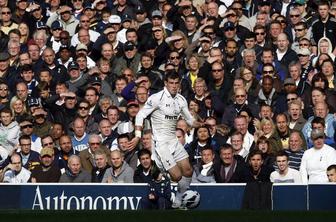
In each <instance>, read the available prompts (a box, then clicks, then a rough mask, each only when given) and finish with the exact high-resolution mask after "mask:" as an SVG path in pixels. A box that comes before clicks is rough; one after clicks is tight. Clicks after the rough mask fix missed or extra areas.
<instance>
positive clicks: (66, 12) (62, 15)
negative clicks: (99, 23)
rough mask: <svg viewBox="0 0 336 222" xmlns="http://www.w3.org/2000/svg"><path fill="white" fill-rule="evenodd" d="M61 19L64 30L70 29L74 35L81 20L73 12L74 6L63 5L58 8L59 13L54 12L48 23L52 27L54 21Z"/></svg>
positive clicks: (71, 34)
mask: <svg viewBox="0 0 336 222" xmlns="http://www.w3.org/2000/svg"><path fill="white" fill-rule="evenodd" d="M56 20H58V21H60V22H61V23H62V26H63V28H64V30H66V31H68V32H69V34H70V36H73V35H74V34H75V32H76V27H77V25H78V24H79V21H78V20H77V19H76V18H75V16H74V15H73V14H72V8H70V7H69V6H67V5H62V6H60V7H59V8H58V9H57V13H52V14H51V15H50V17H49V19H48V21H47V25H48V26H49V27H50V26H51V24H52V23H53V22H54V21H56Z"/></svg>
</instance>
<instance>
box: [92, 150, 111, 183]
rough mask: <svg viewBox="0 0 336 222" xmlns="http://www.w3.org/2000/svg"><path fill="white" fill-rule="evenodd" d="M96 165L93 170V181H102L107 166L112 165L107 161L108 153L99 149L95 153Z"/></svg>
mask: <svg viewBox="0 0 336 222" xmlns="http://www.w3.org/2000/svg"><path fill="white" fill-rule="evenodd" d="M94 161H95V167H93V169H92V171H91V177H92V182H94V183H101V182H102V180H103V177H104V174H105V171H106V169H107V168H109V167H110V165H109V164H108V163H107V156H106V153H105V152H104V151H103V150H101V149H98V150H97V151H96V152H95V154H94Z"/></svg>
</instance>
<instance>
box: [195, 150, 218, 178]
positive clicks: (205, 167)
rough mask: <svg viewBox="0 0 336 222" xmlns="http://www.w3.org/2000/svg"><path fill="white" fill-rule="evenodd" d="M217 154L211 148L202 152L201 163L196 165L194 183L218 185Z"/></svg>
mask: <svg viewBox="0 0 336 222" xmlns="http://www.w3.org/2000/svg"><path fill="white" fill-rule="evenodd" d="M214 159H215V153H214V151H213V149H212V148H211V147H209V146H205V147H203V148H202V150H201V161H200V162H199V163H198V164H196V165H194V166H193V167H194V172H193V176H192V180H191V182H192V183H216V181H215V176H214Z"/></svg>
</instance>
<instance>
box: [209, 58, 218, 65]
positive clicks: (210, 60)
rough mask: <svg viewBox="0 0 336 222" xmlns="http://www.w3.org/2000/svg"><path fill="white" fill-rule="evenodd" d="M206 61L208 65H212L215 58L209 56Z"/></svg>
mask: <svg viewBox="0 0 336 222" xmlns="http://www.w3.org/2000/svg"><path fill="white" fill-rule="evenodd" d="M207 61H208V63H210V64H212V63H214V62H216V61H217V58H216V57H212V56H209V57H208V58H207Z"/></svg>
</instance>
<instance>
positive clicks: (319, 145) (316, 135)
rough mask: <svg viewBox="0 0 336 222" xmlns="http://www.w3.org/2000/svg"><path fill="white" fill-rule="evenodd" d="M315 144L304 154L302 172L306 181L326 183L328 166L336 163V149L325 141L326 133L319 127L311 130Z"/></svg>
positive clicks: (303, 179)
mask: <svg viewBox="0 0 336 222" xmlns="http://www.w3.org/2000/svg"><path fill="white" fill-rule="evenodd" d="M311 139H312V141H313V144H314V146H313V147H312V148H311V149H309V150H306V151H305V152H304V154H303V156H302V161H301V165H300V173H301V176H302V181H303V182H304V183H307V182H308V183H326V182H328V177H327V174H326V170H327V168H328V166H330V165H331V164H335V163H336V151H335V149H334V148H332V147H330V146H328V145H326V144H325V143H324V140H325V134H324V132H323V131H321V130H319V129H314V130H312V132H311Z"/></svg>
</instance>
